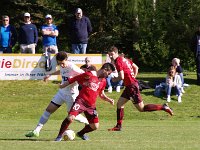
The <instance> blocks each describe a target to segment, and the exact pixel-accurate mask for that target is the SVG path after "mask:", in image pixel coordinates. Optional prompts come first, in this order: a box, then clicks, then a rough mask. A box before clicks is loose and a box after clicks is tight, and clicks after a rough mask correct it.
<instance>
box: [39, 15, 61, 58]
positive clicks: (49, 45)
mask: <svg viewBox="0 0 200 150" xmlns="http://www.w3.org/2000/svg"><path fill="white" fill-rule="evenodd" d="M45 19H46V24H45V25H43V26H42V36H43V39H42V43H43V52H44V53H45V54H46V53H47V52H49V53H52V54H56V53H58V47H57V43H56V37H57V36H58V34H59V33H58V29H57V26H55V25H54V24H52V22H53V19H52V16H51V15H49V14H48V15H46V17H45Z"/></svg>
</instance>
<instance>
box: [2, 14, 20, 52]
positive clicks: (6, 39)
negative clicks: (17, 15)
mask: <svg viewBox="0 0 200 150" xmlns="http://www.w3.org/2000/svg"><path fill="white" fill-rule="evenodd" d="M2 21H3V24H2V25H1V26H0V53H12V47H13V46H15V43H16V42H17V32H16V29H15V28H14V27H13V26H11V25H10V24H9V21H10V19H9V17H8V16H6V15H5V16H2Z"/></svg>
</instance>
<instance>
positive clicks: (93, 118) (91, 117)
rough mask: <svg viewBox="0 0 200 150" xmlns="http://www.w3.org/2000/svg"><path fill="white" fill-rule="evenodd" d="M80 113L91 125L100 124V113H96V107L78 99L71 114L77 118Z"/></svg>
mask: <svg viewBox="0 0 200 150" xmlns="http://www.w3.org/2000/svg"><path fill="white" fill-rule="evenodd" d="M80 113H84V114H85V117H86V118H87V120H88V122H89V123H98V122H99V118H98V113H97V111H96V106H90V105H88V104H87V103H86V102H85V100H83V99H81V98H79V97H77V98H76V100H75V102H74V103H73V105H72V107H71V109H70V111H69V114H70V115H74V116H77V115H78V114H80Z"/></svg>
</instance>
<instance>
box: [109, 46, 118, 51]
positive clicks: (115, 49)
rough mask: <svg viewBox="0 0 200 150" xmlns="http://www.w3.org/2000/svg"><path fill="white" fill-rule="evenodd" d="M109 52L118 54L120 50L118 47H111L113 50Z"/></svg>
mask: <svg viewBox="0 0 200 150" xmlns="http://www.w3.org/2000/svg"><path fill="white" fill-rule="evenodd" d="M109 52H115V53H118V48H117V47H116V46H111V48H110V49H109Z"/></svg>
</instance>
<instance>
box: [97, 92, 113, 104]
mask: <svg viewBox="0 0 200 150" xmlns="http://www.w3.org/2000/svg"><path fill="white" fill-rule="evenodd" d="M99 97H100V98H101V99H102V100H104V101H107V102H109V103H110V104H111V105H114V100H113V99H111V98H109V97H108V96H106V94H105V93H104V90H102V91H101V92H100V93H99Z"/></svg>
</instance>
